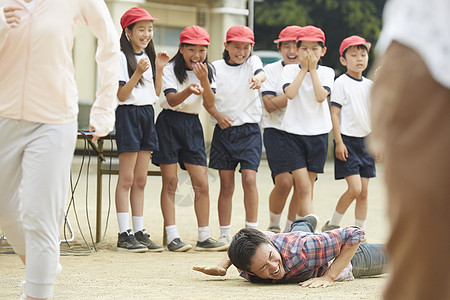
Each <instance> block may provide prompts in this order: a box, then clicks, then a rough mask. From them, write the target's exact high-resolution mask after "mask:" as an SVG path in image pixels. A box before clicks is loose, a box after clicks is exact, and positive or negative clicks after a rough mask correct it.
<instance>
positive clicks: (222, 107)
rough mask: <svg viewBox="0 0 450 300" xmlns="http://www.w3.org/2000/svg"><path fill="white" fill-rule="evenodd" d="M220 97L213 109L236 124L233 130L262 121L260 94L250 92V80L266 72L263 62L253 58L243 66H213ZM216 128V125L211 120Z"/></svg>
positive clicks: (218, 63) (222, 62) (222, 64)
mask: <svg viewBox="0 0 450 300" xmlns="http://www.w3.org/2000/svg"><path fill="white" fill-rule="evenodd" d="M213 66H214V68H215V69H216V83H217V93H216V99H215V103H214V106H215V107H216V109H217V110H218V111H219V112H221V113H222V114H224V115H225V116H227V117H229V118H230V119H232V120H233V122H232V124H231V125H232V126H239V125H242V124H245V123H258V122H259V121H261V115H262V103H261V99H260V97H259V92H258V90H252V89H250V83H249V80H250V78H251V77H253V76H254V75H256V74H257V73H258V72H260V71H262V70H263V65H262V62H261V59H260V58H259V57H257V56H255V55H252V56H250V57H249V58H248V59H247V60H246V61H245V62H244V63H243V64H240V65H232V64H229V63H227V62H226V61H225V60H224V59H221V60H216V61H214V62H213ZM211 121H212V123H213V124H216V123H217V121H216V119H214V118H211Z"/></svg>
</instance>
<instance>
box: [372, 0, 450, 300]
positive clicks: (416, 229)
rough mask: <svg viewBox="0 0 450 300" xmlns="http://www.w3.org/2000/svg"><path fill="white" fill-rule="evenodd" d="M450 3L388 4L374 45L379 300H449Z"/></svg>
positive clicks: (398, 0) (413, 0)
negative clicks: (383, 203) (384, 211)
mask: <svg viewBox="0 0 450 300" xmlns="http://www.w3.org/2000/svg"><path fill="white" fill-rule="evenodd" d="M449 16H450V2H449V1H448V0H430V1H420V0H391V1H389V2H387V3H386V6H385V10H384V20H383V23H384V25H383V30H382V33H381V36H380V39H379V41H378V43H377V47H378V51H379V52H384V55H383V56H382V57H381V59H380V62H379V64H380V65H381V67H380V68H379V70H378V71H377V72H376V78H375V81H374V85H373V88H372V93H371V98H372V113H373V114H372V122H373V127H372V129H373V132H372V139H371V147H372V148H373V150H374V151H375V152H379V153H381V155H382V157H383V160H384V162H385V179H386V184H387V193H388V198H389V206H388V213H389V218H390V221H391V226H392V231H391V235H390V238H389V241H388V244H387V251H388V254H389V255H390V256H391V263H392V273H391V278H390V281H389V283H388V285H387V287H386V290H385V293H384V297H385V299H413V300H414V299H450V285H449V283H450V274H449V272H448V270H449V268H450V262H449V261H448V259H447V255H448V254H449V253H450V234H449V233H448V229H449V228H450V218H449V212H450V184H449V174H448V172H449V170H450V36H449V34H448V28H450V18H449Z"/></svg>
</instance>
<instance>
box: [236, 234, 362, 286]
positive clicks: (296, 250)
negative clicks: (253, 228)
mask: <svg viewBox="0 0 450 300" xmlns="http://www.w3.org/2000/svg"><path fill="white" fill-rule="evenodd" d="M264 234H265V235H266V236H267V238H268V239H269V240H270V242H271V243H272V244H273V246H274V247H275V248H276V249H277V250H278V252H279V253H280V255H281V258H282V261H283V267H284V270H285V272H286V273H285V275H284V277H283V278H282V279H280V280H272V279H269V280H263V279H260V278H257V277H256V276H254V275H250V274H248V273H246V272H244V271H241V270H239V271H240V275H241V276H242V277H244V278H246V279H247V280H250V281H251V282H266V281H267V282H273V283H286V282H295V283H297V282H302V281H305V280H308V279H310V278H313V277H320V276H322V275H323V274H324V273H325V272H326V270H328V268H329V266H330V265H331V263H332V261H333V260H334V259H335V258H336V257H337V256H338V255H339V253H340V252H341V249H342V247H343V246H353V245H355V244H358V243H360V242H361V241H362V240H363V239H364V235H365V233H364V231H363V230H362V229H360V228H359V227H356V226H350V227H344V228H340V229H336V230H331V231H327V232H324V233H320V234H318V233H309V232H302V231H295V232H289V233H278V234H275V233H272V232H264ZM351 270H352V267H351V264H350V263H349V264H348V266H347V267H346V268H345V269H344V270H343V271H342V272H341V273H340V274H339V276H338V278H337V279H336V280H338V281H341V280H353V274H352V272H351Z"/></svg>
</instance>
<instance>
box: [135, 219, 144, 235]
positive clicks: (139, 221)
mask: <svg viewBox="0 0 450 300" xmlns="http://www.w3.org/2000/svg"><path fill="white" fill-rule="evenodd" d="M132 219H133V230H134V232H138V231H141V230H142V229H144V216H140V217H138V216H133V217H132Z"/></svg>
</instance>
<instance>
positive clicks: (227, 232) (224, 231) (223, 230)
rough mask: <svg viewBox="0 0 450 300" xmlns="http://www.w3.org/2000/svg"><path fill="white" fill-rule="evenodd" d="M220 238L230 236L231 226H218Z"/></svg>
mask: <svg viewBox="0 0 450 300" xmlns="http://www.w3.org/2000/svg"><path fill="white" fill-rule="evenodd" d="M219 228H220V236H223V235H225V236H231V225H225V226H219Z"/></svg>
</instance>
